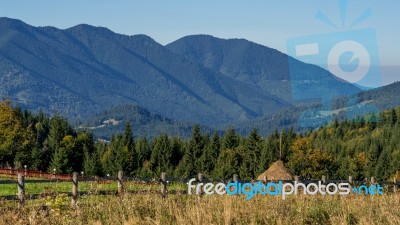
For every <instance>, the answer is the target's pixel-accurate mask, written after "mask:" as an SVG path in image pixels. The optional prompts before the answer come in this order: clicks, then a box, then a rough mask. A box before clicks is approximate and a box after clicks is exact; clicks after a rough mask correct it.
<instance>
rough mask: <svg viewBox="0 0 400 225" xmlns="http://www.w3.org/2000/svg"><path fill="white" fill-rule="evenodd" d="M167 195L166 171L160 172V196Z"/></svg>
mask: <svg viewBox="0 0 400 225" xmlns="http://www.w3.org/2000/svg"><path fill="white" fill-rule="evenodd" d="M166 195H167V173H165V172H162V173H161V196H162V197H163V198H165V196H166Z"/></svg>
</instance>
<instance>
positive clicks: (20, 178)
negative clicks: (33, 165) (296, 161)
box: [0, 169, 400, 207]
mask: <svg viewBox="0 0 400 225" xmlns="http://www.w3.org/2000/svg"><path fill="white" fill-rule="evenodd" d="M0 174H8V175H10V176H17V179H16V180H0V185H2V184H16V185H17V187H18V194H17V196H15V195H11V196H0V199H1V200H18V202H19V206H20V207H23V206H24V204H25V200H27V199H37V198H40V197H43V196H46V195H53V194H30V195H26V194H25V184H29V183H56V182H72V192H58V194H61V193H64V194H68V195H69V196H71V197H72V205H75V204H76V202H77V200H78V197H79V196H80V195H81V196H82V195H93V194H95V195H119V196H123V195H124V194H125V193H131V194H148V193H152V194H157V193H158V194H161V196H163V197H165V196H167V194H185V193H187V191H185V190H171V191H168V183H169V182H178V183H179V182H180V183H187V182H188V181H189V180H190V179H189V178H168V177H167V174H166V173H164V172H163V173H161V176H160V178H158V179H156V178H138V177H125V176H124V173H123V172H122V171H119V172H118V176H117V177H109V176H107V177H87V176H86V177H85V176H80V175H79V174H78V173H77V172H74V173H73V174H72V175H69V174H50V173H42V172H40V171H25V170H23V171H21V170H13V169H0ZM25 177H34V178H36V177H40V178H49V179H36V180H35V179H27V180H25ZM294 178H295V179H294V180H281V181H282V182H284V183H294V182H296V181H297V182H301V183H303V184H310V183H318V182H322V183H324V184H329V183H349V184H350V185H351V186H353V187H355V186H360V185H365V184H375V185H376V184H380V185H386V186H387V187H389V186H393V189H392V191H393V192H397V186H400V182H397V180H396V178H394V180H393V182H389V181H376V180H375V179H374V178H373V177H371V179H370V180H361V181H354V180H353V179H352V177H351V176H349V179H348V180H327V179H326V176H322V179H321V180H300V179H299V177H298V176H295V177H294ZM99 181H100V182H101V181H113V182H117V190H115V191H113V190H107V191H106V190H97V191H95V192H89V191H79V189H78V183H79V182H99ZM196 181H197V182H199V183H205V182H213V183H216V182H223V183H229V182H232V181H233V182H240V183H247V182H251V183H254V182H258V180H252V181H248V180H247V181H246V180H239V177H238V176H237V175H236V174H234V175H233V177H232V178H231V179H229V180H212V179H207V178H204V175H203V174H201V173H199V174H198V177H197V178H196ZM261 181H262V182H263V183H267V182H277V181H272V180H268V179H267V177H264V179H263V180H261ZM126 182H155V183H158V184H160V185H161V191H154V190H135V191H130V190H126V189H125V183H126ZM387 190H389V188H387ZM199 197H201V196H200V195H199Z"/></svg>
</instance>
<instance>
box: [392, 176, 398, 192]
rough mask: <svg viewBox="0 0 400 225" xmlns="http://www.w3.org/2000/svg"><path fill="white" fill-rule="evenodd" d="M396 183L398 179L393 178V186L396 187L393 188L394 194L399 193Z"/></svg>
mask: <svg viewBox="0 0 400 225" xmlns="http://www.w3.org/2000/svg"><path fill="white" fill-rule="evenodd" d="M396 183H397V180H396V177H395V178H393V185H394V186H393V192H394V193H396V192H397V184H396Z"/></svg>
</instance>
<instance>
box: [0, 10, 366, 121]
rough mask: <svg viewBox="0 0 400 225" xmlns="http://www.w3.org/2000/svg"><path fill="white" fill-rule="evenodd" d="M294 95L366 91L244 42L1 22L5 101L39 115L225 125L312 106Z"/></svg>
mask: <svg viewBox="0 0 400 225" xmlns="http://www.w3.org/2000/svg"><path fill="white" fill-rule="evenodd" d="M289 62H290V63H291V65H292V66H293V65H294V68H295V70H291V71H289V69H288V63H289ZM293 85H296V88H297V90H296V92H297V93H299V92H301V93H305V95H307V94H308V93H319V95H321V96H322V95H328V96H341V95H352V94H356V93H358V92H359V91H360V89H359V88H358V87H355V86H353V85H352V84H349V83H347V82H346V81H343V80H340V79H338V78H336V77H335V76H333V75H332V74H330V73H329V72H327V71H326V70H323V69H322V68H320V67H317V66H314V65H310V64H305V63H302V62H300V61H297V60H295V59H293V58H290V57H288V56H287V55H285V54H283V53H280V52H278V51H277V50H274V49H271V48H268V47H265V46H262V45H259V44H255V43H252V42H250V41H247V40H244V39H230V40H225V39H219V38H215V37H212V36H207V35H194V36H187V37H183V38H181V39H179V40H177V41H175V42H173V43H170V44H168V45H166V46H163V45H161V44H159V43H157V42H156V41H154V40H153V39H151V38H150V37H148V36H146V35H133V36H127V35H121V34H116V33H114V32H112V31H110V30H108V29H106V28H102V27H93V26H89V25H77V26H75V27H72V28H69V29H65V30H62V29H57V28H54V27H33V26H30V25H27V24H25V23H23V22H21V21H18V20H14V19H9V18H0V96H1V97H3V98H5V97H9V98H10V99H11V100H12V101H13V102H16V103H18V104H20V105H21V106H22V107H23V108H26V109H29V110H33V111H38V110H39V109H44V110H45V111H46V112H48V113H55V112H58V113H59V114H61V115H63V116H66V117H68V118H70V119H76V118H78V119H79V118H80V119H83V118H87V117H88V116H90V115H93V114H95V113H97V114H98V113H100V112H102V111H104V110H107V109H110V108H112V107H119V106H122V105H137V106H140V107H142V108H144V109H146V110H148V111H149V112H151V113H153V114H157V115H159V116H160V117H165V118H169V119H171V120H174V121H185V122H190V123H200V124H203V125H206V126H215V125H228V124H233V123H237V122H247V121H251V120H254V119H256V118H262V117H265V116H271V115H274V114H277V113H279V112H282V111H284V110H288V109H292V108H294V107H296V106H299V105H304V104H308V103H309V102H310V100H313V99H306V98H305V99H301V98H300V99H299V98H297V97H296V96H295V95H296V94H295V93H292V92H291V90H292V89H293ZM310 96H312V97H313V98H315V95H312V94H311V95H310ZM317 97H318V96H317Z"/></svg>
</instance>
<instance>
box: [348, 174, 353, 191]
mask: <svg viewBox="0 0 400 225" xmlns="http://www.w3.org/2000/svg"><path fill="white" fill-rule="evenodd" d="M348 182H349V185H350V189H351V190H352V189H353V177H352V176H349V179H348Z"/></svg>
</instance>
